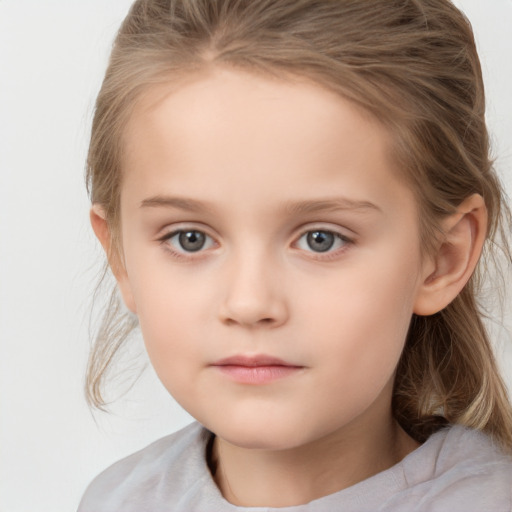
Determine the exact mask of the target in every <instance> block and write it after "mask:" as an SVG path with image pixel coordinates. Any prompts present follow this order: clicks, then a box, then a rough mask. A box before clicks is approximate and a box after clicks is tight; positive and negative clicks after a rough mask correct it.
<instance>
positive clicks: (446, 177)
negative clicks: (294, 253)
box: [87, 0, 512, 450]
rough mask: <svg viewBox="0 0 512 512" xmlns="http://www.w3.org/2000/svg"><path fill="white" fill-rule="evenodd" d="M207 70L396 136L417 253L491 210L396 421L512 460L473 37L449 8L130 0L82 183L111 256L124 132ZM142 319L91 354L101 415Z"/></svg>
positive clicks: (496, 213) (433, 320)
mask: <svg viewBox="0 0 512 512" xmlns="http://www.w3.org/2000/svg"><path fill="white" fill-rule="evenodd" d="M207 66H231V67H237V68H239V69H244V70H247V71H251V72H256V73H264V74H270V75H273V76H277V77H285V76H289V75H296V76H302V77H308V78H310V79H312V80H314V81H315V82H317V83H319V84H321V85H323V86H324V87H327V88H329V89H331V90H333V91H335V92H337V93H338V94H340V95H342V96H343V97H345V98H348V99H349V100H351V101H353V102H355V103H356V104H358V105H359V106H360V107H362V108H363V109H365V110H366V111H367V112H369V113H370V114H371V115H372V116H374V118H375V119H377V120H378V121H379V122H381V123H383V124H384V125H385V126H386V127H387V129H388V130H389V131H390V133H391V134H392V135H393V141H394V143H393V148H392V152H393V156H394V157H395V161H396V163H397V168H398V169H400V172H401V173H402V175H403V177H404V179H406V180H408V182H409V183H410V186H411V188H412V190H413V191H414V192H415V194H416V196H417V199H418V205H419V210H420V215H419V222H420V230H421V235H422V243H423V247H424V250H425V251H430V250H432V247H433V244H434V243H435V241H436V240H437V239H438V238H437V237H438V236H439V221H440V219H442V218H443V217H444V216H446V215H449V214H451V213H453V212H454V211H455V210H456V208H457V206H458V205H459V204H460V203H461V202H462V201H463V200H464V199H466V198H467V197H469V196H470V195H472V194H474V193H477V194H480V195H481V196H482V197H483V198H484V200H485V204H486V206H487V209H488V215H489V224H488V240H487V242H486V248H485V250H484V253H485V254H484V256H486V257H485V258H483V259H482V260H481V262H480V266H479V269H477V271H476V272H475V274H474V275H473V276H472V278H471V279H470V281H469V282H468V283H467V285H466V286H465V288H464V289H463V291H462V292H461V293H460V294H459V296H458V297H457V298H456V299H455V300H454V301H453V302H452V303H451V304H450V305H448V306H447V307H446V308H445V309H444V310H442V311H441V312H439V313H437V314H435V315H432V316H428V317H420V316H416V315H415V316H413V318H412V321H411V325H410V330H409V334H408V338H407V341H406V345H405V349H404V351H403V354H402V357H401V360H400V362H399V365H398V368H397V373H396V378H395V388H394V395H393V411H394V415H395V417H396V419H397V420H398V421H399V423H400V424H401V425H402V427H403V428H404V429H405V430H406V431H407V432H408V433H409V434H410V435H411V436H412V437H414V438H415V439H416V440H418V441H420V442H421V441H424V440H425V439H426V438H428V436H429V435H430V434H431V433H433V432H434V431H436V430H437V429H439V428H440V427H441V426H442V425H443V424H445V423H448V422H449V423H459V424H463V425H467V426H469V427H473V428H476V429H480V430H483V431H485V432H487V433H489V434H490V435H491V436H493V437H494V438H495V439H497V440H498V441H499V442H500V443H501V444H502V445H503V446H504V447H506V448H508V449H509V450H512V412H511V407H510V403H509V400H508V397H507V393H506V389H505V386H504V384H503V382H502V380H501V378H500V376H499V373H498V371H497V368H496V363H495V360H494V356H493V352H492V349H491V345H490V343H489V339H488V335H487V333H486V329H485V326H484V324H483V321H482V318H483V312H482V310H481V306H480V305H479V303H478V292H479V289H480V286H481V278H482V275H483V271H485V269H486V265H487V264H488V262H490V261H491V260H492V259H493V255H495V254H496V252H497V243H498V242H499V243H500V244H501V249H502V252H503V254H505V256H506V258H507V259H508V261H510V251H509V250H508V245H507V240H506V236H505V233H506V230H505V226H508V225H509V224H508V222H509V210H508V208H507V206H506V203H505V201H504V199H503V198H504V194H503V191H502V188H501V186H500V183H499V180H498V178H497V177H496V174H495V172H494V169H493V165H492V161H491V160H490V157H489V141H488V133H487V128H486V124H485V98H484V87H483V82H482V75H481V69H480V62H479V59H478V55H477V51H476V48H475V42H474V37H473V33H472V29H471V26H470V24H469V22H468V21H467V19H466V18H465V17H464V15H463V14H462V13H461V12H460V11H459V10H458V9H456V8H455V7H454V6H453V5H452V3H451V2H449V1H448V0H257V1H255V0H137V1H136V2H135V3H134V4H133V6H132V8H131V10H130V12H129V14H128V16H127V17H126V19H125V21H124V23H123V24H122V26H121V29H120V31H119V33H118V36H117V38H116V40H115V43H114V47H113V50H112V55H111V59H110V64H109V67H108V70H107V73H106V76H105V80H104V82H103V86H102V88H101V91H100V93H99V95H98V99H97V103H96V110H95V115H94V121H93V127H92V136H91V143H90V149H89V156H88V170H87V183H88V187H89V191H90V196H91V200H92V202H93V203H96V204H99V205H101V206H102V207H103V208H104V210H105V212H106V218H107V222H108V225H109V228H110V230H111V232H112V234H113V237H114V239H113V246H112V251H113V253H116V252H119V251H120V250H121V249H120V240H119V236H118V235H119V232H120V230H119V223H120V218H119V203H120V188H121V182H122V169H121V156H122V152H123V147H122V134H123V129H124V126H125V124H126V122H127V120H128V119H129V116H130V113H131V112H132V110H133V108H134V106H135V105H136V103H137V101H138V100H140V98H141V97H142V95H143V94H144V92H145V91H147V90H148V89H149V88H151V87H152V86H154V85H155V84H158V83H172V82H173V81H177V80H178V79H179V78H181V77H183V76H186V75H187V74H189V73H194V72H197V71H201V70H203V69H205V68H206V67H207ZM135 324H136V321H134V319H133V318H132V317H130V316H129V315H127V314H125V313H123V311H122V308H121V307H120V305H119V299H118V298H117V295H113V299H112V302H111V303H110V305H109V307H108V308H107V311H106V314H105V318H104V322H103V324H102V326H101V328H100V331H99V334H98V336H97V339H96V343H95V347H94V350H93V351H92V353H91V356H90V361H89V368H88V377H87V393H88V398H89V401H90V402H91V403H92V404H93V405H95V406H98V407H101V406H103V405H105V402H104V399H103V397H102V385H103V381H104V379H105V375H106V373H107V370H108V367H109V365H110V364H111V362H112V360H113V359H114V358H115V356H116V353H117V352H118V351H119V349H120V348H121V347H122V345H123V344H124V342H125V340H126V338H127V335H128V334H129V333H130V331H131V330H132V329H133V327H134V326H135Z"/></svg>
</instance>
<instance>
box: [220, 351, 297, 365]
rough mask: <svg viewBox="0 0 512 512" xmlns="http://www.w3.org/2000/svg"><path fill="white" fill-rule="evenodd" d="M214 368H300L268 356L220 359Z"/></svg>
mask: <svg viewBox="0 0 512 512" xmlns="http://www.w3.org/2000/svg"><path fill="white" fill-rule="evenodd" d="M212 366H247V367H256V366H298V365H295V364H292V363H288V362H286V361H283V360H282V359H279V358H277V357H272V356H267V355H264V354H262V355H254V356H247V355H236V356H231V357H226V358H224V359H219V360H218V361H215V362H214V363H213V365H212Z"/></svg>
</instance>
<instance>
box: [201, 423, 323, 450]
mask: <svg viewBox="0 0 512 512" xmlns="http://www.w3.org/2000/svg"><path fill="white" fill-rule="evenodd" d="M226 420H227V421H226V422H215V424H210V425H208V424H205V426H206V428H208V429H209V430H211V431H212V432H213V433H214V434H215V435H217V436H218V437H220V438H221V439H223V440H224V441H226V442H228V443H230V444H232V445H234V446H237V447H239V448H245V449H248V450H288V449H292V448H296V447H298V446H302V445H304V444H307V443H308V442H310V441H311V440H312V439H311V437H314V436H308V434H307V431H306V430H304V428H301V427H300V426H299V425H301V423H299V422H287V421H282V420H281V421H279V420H278V421H272V420H270V421H268V420H267V419H262V418H259V421H257V420H255V419H254V420H253V421H251V419H250V418H243V419H241V420H239V421H236V420H235V419H234V418H232V417H226Z"/></svg>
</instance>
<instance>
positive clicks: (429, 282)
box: [91, 69, 485, 507]
mask: <svg viewBox="0 0 512 512" xmlns="http://www.w3.org/2000/svg"><path fill="white" fill-rule="evenodd" d="M388 137H389V136H388V133H387V132H386V131H385V130H384V128H383V127H382V126H381V125H379V124H378V123H377V122H376V121H374V120H373V119H371V118H369V117H368V116H367V115H365V114H364V113H362V112H361V111H360V110H358V109H357V108H356V107H355V106H354V105H352V104H351V103H350V102H348V101H346V100H344V99H342V98H340V97H339V96H337V95H334V94H333V93H331V92H329V91H327V90H325V89H323V88H322V87H320V86H318V85H315V84H312V83H310V82H308V81H306V80H301V79H294V80H287V81H284V80H283V81H278V80H275V79H270V78H266V77H262V76H255V75H250V74H247V73H244V72H240V71H233V70H229V69H215V70H213V71H210V72H208V73H205V74H204V75H200V76H196V77H193V78H192V79H190V80H188V81H187V82H186V83H184V84H182V85H181V86H180V87H172V88H171V86H164V87H162V86H160V87H159V88H155V89H152V90H150V91H148V92H147V94H146V95H145V97H144V99H143V101H141V103H140V104H139V106H138V107H137V109H136V110H135V112H134V114H133V116H132V117H131V120H130V122H129V124H128V127H127V129H126V133H125V137H124V144H125V154H124V161H123V183H122V189H121V237H122V250H123V253H122V254H121V255H119V258H118V259H117V260H115V261H112V265H113V270H114V273H115V274H116V277H117V279H118V282H119V286H120V289H121V292H122V294H123V297H124V300H125V302H126V304H127V306H128V307H129V308H130V309H131V310H132V311H134V312H135V313H136V314H137V315H138V317H139V321H140V326H141V329H142V333H143V336H144V340H145V343H146V347H147V351H148V353H149V356H150V359H151V361H152V364H153V366H154V368H155V370H156V372H157V374H158V376H159V378H160V379H161V381H162V383H163V384H164V386H165V387H166V388H167V389H168V390H169V392H170V393H171V394H172V395H173V396H174V397H175V399H176V400H177V401H178V402H180V403H181V405H182V406H183V407H184V408H185V409H186V410H187V411H188V412H190V414H192V415H193V416H194V417H195V418H197V419H198V421H200V422H201V423H202V424H203V425H205V426H206V427H207V428H208V429H209V430H211V431H212V432H214V433H215V434H216V438H215V443H214V448H213V463H214V465H216V467H217V471H216V474H215V479H216V482H217V484H218V486H219V488H220V490H221V492H222V493H223V495H224V496H225V497H226V499H228V500H229V501H230V502H232V503H234V504H238V505H244V506H268V507H272V506H274V507H280V506H281V507H282V506H292V505H297V504H301V503H307V502H309V501H311V500H313V499H316V498H319V497H321V496H324V495H327V494H330V493H332V492H336V491H338V490H340V489H343V488H346V487H348V486H350V485H353V484H354V483H356V482H359V481H361V480H363V479H365V478H368V477H370V476H371V475H374V474H376V473H378V472H380V471H382V470H384V469H386V468H389V467H391V466H392V465H393V464H395V463H397V462H398V461H400V460H401V459H402V458H403V457H404V456H406V455H407V454H408V453H410V452H411V451H412V450H413V449H415V448H416V447H417V443H416V442H415V441H413V440H412V439H411V438H410V437H409V436H408V435H407V434H406V433H405V432H404V431H403V430H402V429H401V428H400V427H399V426H398V425H397V423H396V422H395V421H394V419H393V417H392V414H391V396H392V386H393V378H394V373H395V369H396V365H397V362H398V359H399V357H400V354H401V351H402V349H403V346H404V343H405V337H406V333H407V329H408V326H409V323H410V319H411V316H412V314H413V313H414V312H415V313H417V314H430V313H432V312H435V311H438V310H439V309H441V308H442V307H444V306H445V305H446V304H447V303H448V302H450V301H451V300H452V299H453V297H455V295H456V294H457V293H458V291H460V289H461V288H462V286H463V285H464V283H465V282H466V281H467V279H468V278H469V276H470V275H471V272H472V269H473V267H474V265H475V264H476V261H477V260H478V255H479V252H480V249H481V244H482V243H483V239H484V237H485V229H484V227H483V226H484V225H485V224H484V223H485V206H484V205H483V202H482V201H481V198H480V197H479V196H472V198H469V199H468V201H467V202H466V203H464V204H463V205H461V208H460V211H459V213H457V215H454V216H453V217H450V218H449V219H446V220H445V221H444V228H445V232H446V239H445V241H444V242H443V243H440V245H439V251H438V253H437V254H436V255H433V256H432V257H426V256H424V255H423V256H422V251H421V247H420V237H419V231H418V220H417V211H418V209H417V204H416V201H415V197H414V194H413V193H412V191H411V190H409V188H408V187H407V186H406V185H405V184H404V183H403V180H401V179H400V175H399V173H397V172H396V169H395V167H394V164H393V161H392V159H391V158H390V157H389V151H388V147H389V138H388ZM305 204H307V205H308V206H307V207H306V206H305ZM91 220H92V224H93V227H94V229H95V232H96V234H97V235H98V237H99V239H100V240H101V241H102V243H103V245H104V247H105V249H106V250H107V251H108V250H109V244H110V233H109V232H108V228H107V225H106V223H105V220H104V215H103V212H102V210H101V208H99V207H98V206H95V207H94V208H93V210H92V214H91ZM179 230H182V231H183V230H184V231H194V230H195V231H199V232H202V233H204V234H205V235H207V236H206V238H205V245H204V246H203V247H202V248H201V249H200V250H198V251H196V252H190V251H189V252H187V251H186V250H185V249H184V248H183V247H182V246H181V245H180V241H179V233H178V234H177V235H176V234H175V233H176V232H177V231H179ZM314 231H321V232H322V233H323V234H324V235H325V234H326V233H327V234H329V233H333V234H335V236H334V238H333V239H334V245H333V247H332V248H330V249H329V250H327V251H325V252H319V251H318V250H317V249H318V247H317V246H316V245H314V246H311V244H309V243H308V238H307V234H308V233H312V232H314ZM261 354H265V355H268V356H273V357H277V358H280V359H281V360H284V361H286V363H288V364H290V365H294V366H295V367H297V368H298V369H297V370H294V371H292V372H291V373H290V375H287V376H285V377H283V378H280V379H277V380H274V381H271V382H268V383H264V384H247V383H240V382H236V381H234V380H233V379H231V378H230V377H229V376H226V375H225V374H224V373H223V372H222V371H220V370H219V367H218V366H212V364H214V363H215V362H217V361H219V360H221V359H223V358H226V357H231V356H234V355H244V356H254V355H261Z"/></svg>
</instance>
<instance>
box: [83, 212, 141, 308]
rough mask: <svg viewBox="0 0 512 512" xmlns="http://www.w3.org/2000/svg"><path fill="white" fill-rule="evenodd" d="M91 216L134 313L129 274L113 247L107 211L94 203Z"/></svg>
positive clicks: (95, 232)
mask: <svg viewBox="0 0 512 512" xmlns="http://www.w3.org/2000/svg"><path fill="white" fill-rule="evenodd" d="M89 216H90V220H91V226H92V229H93V231H94V234H95V235H96V238H98V240H99V242H100V243H101V246H102V247H103V250H104V251H105V254H106V256H107V260H108V263H109V265H110V268H111V270H112V273H113V274H114V277H115V278H116V281H117V284H118V286H119V290H120V292H121V295H122V297H123V301H124V303H125V304H126V307H127V308H128V309H129V310H130V311H131V312H132V313H136V312H137V308H136V306H135V301H134V299H133V294H132V291H131V287H130V281H129V278H128V274H127V273H126V269H125V267H124V264H123V263H122V261H121V258H120V256H119V255H117V254H116V250H115V248H114V247H113V244H112V234H111V232H110V227H109V225H108V222H107V220H106V215H105V211H104V209H103V208H102V207H101V206H100V205H99V204H93V205H92V207H91V211H90V214H89Z"/></svg>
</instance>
